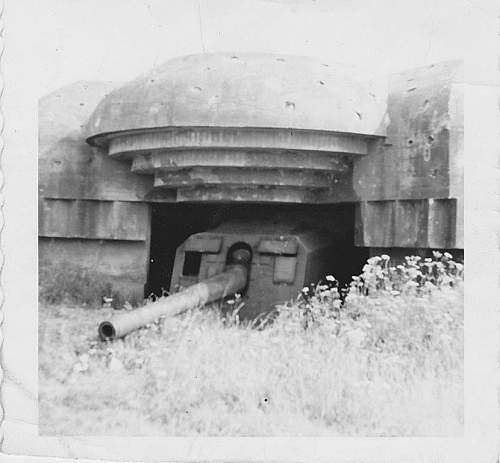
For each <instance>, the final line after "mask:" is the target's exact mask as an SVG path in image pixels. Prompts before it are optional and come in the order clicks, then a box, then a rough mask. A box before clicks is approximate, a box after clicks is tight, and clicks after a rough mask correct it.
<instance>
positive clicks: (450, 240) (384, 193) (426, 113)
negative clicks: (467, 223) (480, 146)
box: [353, 62, 464, 248]
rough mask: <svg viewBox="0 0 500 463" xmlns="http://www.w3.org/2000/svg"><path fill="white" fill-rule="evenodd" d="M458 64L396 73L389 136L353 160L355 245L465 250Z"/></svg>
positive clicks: (459, 70) (460, 71)
mask: <svg viewBox="0 0 500 463" xmlns="http://www.w3.org/2000/svg"><path fill="white" fill-rule="evenodd" d="M462 73H463V69H462V63H461V62H446V63H440V64H437V65H431V66H426V67H423V68H418V69H415V70H410V71H406V72H403V73H400V74H397V75H394V76H393V77H392V78H391V81H390V87H389V99H388V106H387V112H388V118H389V125H388V127H387V137H386V139H385V141H379V142H377V143H375V144H374V145H373V146H372V152H371V153H370V154H369V155H368V156H366V157H362V158H359V159H358V160H356V162H355V164H354V173H353V186H354V189H355V191H356V193H357V194H358V197H359V205H358V214H357V223H356V228H357V230H358V233H357V234H356V244H357V245H358V246H375V247H391V246H402V247H411V248H414V247H422V248H425V247H437V248H446V247H448V248H463V127H464V126H463V92H462V84H461V81H462V79H463V75H462Z"/></svg>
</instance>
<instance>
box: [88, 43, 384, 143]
mask: <svg viewBox="0 0 500 463" xmlns="http://www.w3.org/2000/svg"><path fill="white" fill-rule="evenodd" d="M355 74H356V72H355V70H354V69H353V68H349V67H346V66H342V65H339V64H335V63H331V64H328V63H324V62H321V61H318V60H315V59H312V58H306V57H297V56H288V55H272V54H264V53H204V54H199V55H190V56H183V57H179V58H175V59H172V60H170V61H168V62H166V63H165V64H164V65H162V66H160V67H158V68H156V69H154V70H152V71H151V72H150V73H148V74H147V75H145V76H143V77H141V78H139V79H136V80H134V81H133V82H131V83H129V84H126V85H124V86H123V87H121V88H119V89H117V90H116V91H114V92H112V93H111V94H110V95H109V96H108V97H107V98H105V99H104V100H103V101H102V102H101V104H100V105H99V107H98V108H97V110H96V112H95V113H94V115H93V116H92V119H91V121H90V123H89V135H93V134H98V133H107V132H118V131H123V130H133V129H143V128H152V127H169V126H188V127H189V126H201V127H272V128H297V129H312V130H328V131H339V132H348V133H358V134H371V135H384V127H383V126H381V121H382V120H383V114H384V111H385V92H384V90H383V88H378V87H377V86H376V85H375V84H373V83H367V82H366V81H367V80H368V79H366V76H363V77H364V79H356V78H355V77H354V75H355Z"/></svg>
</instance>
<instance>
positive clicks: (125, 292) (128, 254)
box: [38, 237, 149, 301]
mask: <svg viewBox="0 0 500 463" xmlns="http://www.w3.org/2000/svg"><path fill="white" fill-rule="evenodd" d="M38 253H39V265H40V266H49V268H54V269H57V267H59V266H61V265H62V264H65V263H69V264H70V265H73V266H77V267H79V268H80V269H81V270H82V272H84V271H89V272H91V273H92V275H93V276H95V277H96V278H99V277H100V278H102V281H103V282H105V283H107V282H109V283H110V285H111V287H112V289H113V290H114V291H117V292H119V293H120V294H121V295H122V296H124V297H133V298H135V299H136V300H138V301H141V300H142V298H143V297H144V285H145V283H146V280H147V270H148V258H149V243H145V242H143V241H111V240H91V239H66V238H44V237H41V238H40V239H39V244H38ZM75 285H78V281H75ZM102 296H105V294H103V295H102ZM108 296H109V295H108Z"/></svg>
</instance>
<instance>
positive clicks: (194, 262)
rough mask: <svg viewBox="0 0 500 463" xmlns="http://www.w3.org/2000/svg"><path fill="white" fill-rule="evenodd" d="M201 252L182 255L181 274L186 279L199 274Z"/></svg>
mask: <svg viewBox="0 0 500 463" xmlns="http://www.w3.org/2000/svg"><path fill="white" fill-rule="evenodd" d="M200 265H201V252H195V251H187V252H185V253H184V266H183V267H182V274H183V275H184V276H186V277H191V276H193V277H194V276H196V275H198V273H200Z"/></svg>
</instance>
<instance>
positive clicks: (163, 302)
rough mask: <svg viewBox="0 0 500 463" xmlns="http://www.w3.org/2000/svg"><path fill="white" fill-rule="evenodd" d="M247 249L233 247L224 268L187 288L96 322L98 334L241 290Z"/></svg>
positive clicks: (124, 330)
mask: <svg viewBox="0 0 500 463" xmlns="http://www.w3.org/2000/svg"><path fill="white" fill-rule="evenodd" d="M250 258H251V256H250V253H249V252H248V251H247V250H245V249H238V250H236V251H235V252H234V253H233V255H232V256H231V260H230V262H229V265H228V266H227V267H226V270H225V271H224V272H222V273H219V274H218V275H215V276H213V277H211V278H208V279H206V280H203V281H201V282H199V283H196V284H194V285H193V286H190V287H189V288H186V289H184V290H183V291H180V292H179V293H176V294H172V295H171V296H168V297H166V298H163V299H160V300H158V301H155V302H150V303H148V304H146V305H145V306H144V307H141V308H139V309H136V310H133V311H130V312H127V313H123V314H121V315H118V316H116V317H114V318H112V319H111V320H109V321H103V322H102V323H101V324H100V325H99V337H100V338H101V339H102V340H113V339H116V338H120V337H122V336H125V335H126V334H128V333H130V332H132V331H134V330H136V329H138V328H140V327H141V326H145V325H147V324H149V323H153V322H154V321H156V320H158V319H159V318H160V317H164V316H166V317H172V316H175V315H179V314H181V313H182V312H185V311H187V310H189V309H193V308H196V307H202V306H203V305H205V304H208V303H210V302H213V301H216V300H218V299H221V298H223V297H226V296H228V295H230V294H234V293H237V292H240V291H242V290H243V289H244V288H245V287H246V285H247V280H248V267H249V262H250Z"/></svg>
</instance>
